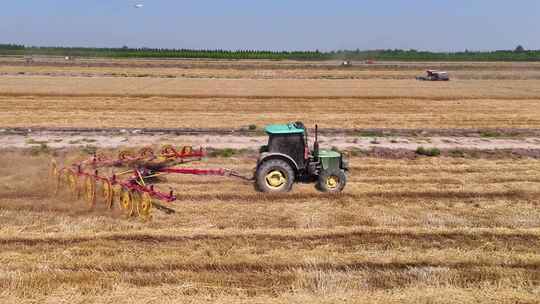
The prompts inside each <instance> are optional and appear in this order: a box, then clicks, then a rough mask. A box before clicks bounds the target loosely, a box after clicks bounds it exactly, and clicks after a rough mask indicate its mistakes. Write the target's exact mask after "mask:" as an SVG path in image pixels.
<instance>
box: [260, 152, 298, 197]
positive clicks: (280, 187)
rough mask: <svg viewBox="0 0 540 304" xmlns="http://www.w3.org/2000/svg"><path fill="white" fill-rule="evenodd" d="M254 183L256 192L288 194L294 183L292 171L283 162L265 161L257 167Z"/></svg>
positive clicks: (275, 160)
mask: <svg viewBox="0 0 540 304" xmlns="http://www.w3.org/2000/svg"><path fill="white" fill-rule="evenodd" d="M255 183H256V184H255V186H256V188H257V190H259V191H261V192H267V193H279V192H289V191H291V189H292V186H293V183H294V171H293V169H292V168H291V166H290V165H289V164H288V163H287V162H286V161H284V160H281V159H271V160H267V161H265V162H263V163H262V164H261V165H259V167H258V169H257V173H256V178H255Z"/></svg>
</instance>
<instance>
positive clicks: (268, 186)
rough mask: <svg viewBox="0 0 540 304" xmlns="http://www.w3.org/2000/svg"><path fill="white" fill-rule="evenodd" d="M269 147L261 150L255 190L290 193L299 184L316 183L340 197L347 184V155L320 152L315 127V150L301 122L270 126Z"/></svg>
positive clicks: (320, 189)
mask: <svg viewBox="0 0 540 304" xmlns="http://www.w3.org/2000/svg"><path fill="white" fill-rule="evenodd" d="M265 131H266V133H267V134H268V136H269V139H268V145H265V146H262V147H261V149H260V156H259V160H258V161H257V169H256V171H255V186H256V188H257V190H258V191H261V192H268V193H272V192H273V193H277V192H289V191H291V189H292V186H293V184H294V183H295V182H297V183H316V188H317V189H318V190H319V191H322V192H330V193H339V192H341V191H343V189H344V188H345V185H346V183H347V172H348V171H349V166H348V162H347V160H346V159H345V157H344V156H343V154H341V153H338V152H335V151H330V150H321V149H319V142H318V127H317V126H315V142H314V144H313V150H310V149H309V146H308V134H307V130H306V128H305V127H304V124H303V123H301V122H295V123H289V124H285V125H270V126H267V127H266V129H265Z"/></svg>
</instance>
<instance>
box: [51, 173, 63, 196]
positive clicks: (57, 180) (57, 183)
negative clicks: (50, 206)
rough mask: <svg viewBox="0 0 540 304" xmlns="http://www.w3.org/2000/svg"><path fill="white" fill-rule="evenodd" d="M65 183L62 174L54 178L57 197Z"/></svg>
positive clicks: (54, 189)
mask: <svg viewBox="0 0 540 304" xmlns="http://www.w3.org/2000/svg"><path fill="white" fill-rule="evenodd" d="M63 181H64V176H63V174H62V172H58V175H57V176H56V177H55V178H54V188H53V191H54V195H57V194H58V192H60V186H62V183H63Z"/></svg>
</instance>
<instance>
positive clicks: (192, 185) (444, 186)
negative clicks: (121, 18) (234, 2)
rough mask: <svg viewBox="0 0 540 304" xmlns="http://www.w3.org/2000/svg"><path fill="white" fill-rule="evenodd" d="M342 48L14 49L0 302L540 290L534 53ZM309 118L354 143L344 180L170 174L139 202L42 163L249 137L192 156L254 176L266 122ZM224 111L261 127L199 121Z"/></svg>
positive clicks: (386, 298)
mask: <svg viewBox="0 0 540 304" xmlns="http://www.w3.org/2000/svg"><path fill="white" fill-rule="evenodd" d="M338 65H339V62H297V61H263V60H259V61H255V60H253V61H248V60H246V61H242V60H239V61H226V60H112V59H107V60H105V59H76V60H74V61H69V62H66V61H64V60H63V59H61V60H60V59H58V58H36V59H35V60H34V61H33V62H31V63H27V62H25V61H24V59H23V58H15V57H12V58H1V59H0V168H2V169H3V170H2V175H1V176H0V299H1V300H0V302H2V303H64V302H66V303H67V302H69V303H130V304H132V303H209V302H212V303H238V302H242V303H460V304H461V303H539V302H540V300H539V299H540V208H539V204H540V199H539V198H540V160H539V159H540V156H539V155H540V148H538V145H539V143H540V137H538V132H539V131H538V130H539V129H540V107H539V103H540V65H539V64H533V63H399V62H388V63H380V64H375V65H361V64H355V65H354V66H353V67H351V68H348V69H343V68H339V66H338ZM429 68H439V69H445V70H448V71H449V72H450V75H451V77H452V80H451V81H449V82H420V81H416V80H414V76H417V75H419V74H422V73H423V71H424V70H426V69H429ZM298 120H302V121H304V123H305V124H306V125H307V126H309V127H310V128H312V127H313V125H314V124H315V123H317V124H319V126H320V127H321V129H323V130H324V129H326V130H327V131H328V130H330V129H333V131H332V132H328V133H327V134H322V135H321V140H322V141H323V143H322V146H323V147H327V148H330V147H334V148H338V149H345V150H349V151H353V152H355V153H353V155H354V156H352V158H351V159H350V164H351V172H350V174H349V179H348V184H347V187H346V188H345V191H344V192H343V193H341V194H339V195H327V194H322V193H320V192H318V191H317V190H316V189H315V188H314V186H313V185H295V186H294V189H293V192H292V193H289V194H284V195H264V194H261V193H258V192H256V191H255V190H254V187H253V184H252V183H251V182H247V181H242V180H237V179H231V178H224V177H193V176H170V177H168V178H167V180H165V181H162V182H161V183H160V184H158V185H157V186H156V187H159V188H160V189H161V190H163V191H167V190H168V189H169V187H170V188H172V189H174V191H175V193H176V194H177V198H178V200H177V201H176V202H174V203H171V204H166V205H167V206H169V207H171V208H173V209H174V210H175V211H176V213H174V214H169V215H167V214H165V213H162V212H160V211H158V210H156V209H154V210H153V214H152V218H151V219H149V220H141V219H139V218H132V217H131V218H130V217H127V216H126V215H125V214H124V213H123V211H122V210H121V208H120V207H119V204H118V202H115V204H114V208H113V210H112V211H111V210H109V209H108V208H107V207H106V206H105V204H104V203H103V202H101V201H99V200H98V202H97V206H95V207H94V208H90V207H89V206H88V205H87V204H86V203H85V202H84V201H82V200H77V199H74V198H73V197H72V196H70V195H69V194H68V193H67V192H66V191H60V193H58V194H56V195H55V194H54V193H53V192H54V191H53V189H54V186H53V183H52V182H51V181H50V178H49V176H48V166H49V162H50V159H51V158H52V157H55V158H56V159H59V160H65V159H68V160H69V161H66V163H67V164H69V163H71V162H72V161H74V160H77V159H81V158H82V157H88V156H89V155H88V154H89V153H90V154H91V153H92V152H93V151H94V150H96V149H97V150H102V149H109V150H108V153H115V154H116V153H117V151H116V150H115V151H113V149H120V148H121V147H129V148H131V149H137V148H141V147H142V146H143V145H144V146H146V145H150V146H157V145H161V144H164V143H169V144H174V145H185V144H187V145H190V144H193V145H202V146H208V147H211V148H216V149H227V148H232V149H237V150H242V151H243V150H246V151H247V152H246V151H244V152H243V153H232V154H231V155H227V156H224V155H221V156H219V155H220V154H217V155H218V157H215V156H212V157H210V158H209V159H208V160H207V161H206V162H201V163H199V162H196V163H194V164H190V166H195V167H202V168H220V167H224V168H231V169H236V170H238V171H239V172H240V173H242V174H244V175H250V174H252V170H253V167H254V166H255V164H256V161H257V155H256V152H255V151H257V149H258V147H259V146H260V145H261V144H263V143H265V141H266V140H267V139H266V137H265V135H264V134H263V133H262V132H260V131H261V128H262V127H263V126H264V125H266V124H271V123H285V122H289V121H298ZM36 128H37V130H38V131H36ZM63 128H65V129H63ZM69 128H72V130H71V131H69V132H68V131H66V130H67V129H69ZM112 128H114V129H112ZM124 128H125V129H124ZM148 128H156V130H157V128H162V129H160V130H162V131H159V132H158V131H151V130H150V129H148ZM164 128H170V130H169V131H167V132H168V133H167V132H165V131H163V129H164ZM178 128H189V129H193V130H198V131H200V133H194V134H189V133H188V134H183V133H181V132H180V133H178V132H179V131H178V130H179V129H178ZM371 128H376V129H378V130H376V131H377V132H374V131H369V130H368V129H371ZM87 129H90V130H87ZM225 129H226V130H239V129H243V130H248V129H252V131H253V132H252V133H249V134H247V133H234V134H227V135H226V136H225V135H223V134H222V133H211V132H210V133H208V134H205V133H204V132H208V131H201V130H214V132H217V131H216V130H218V131H219V130H225ZM39 130H41V131H39ZM85 130H86V131H85ZM149 130H150V131H149ZM175 130H176V131H175ZM362 130H363V131H362ZM366 130H368V131H366ZM384 130H392V131H391V132H390V131H388V132H387V133H385V132H384ZM142 131H144V132H143V133H140V132H142ZM40 132H41V133H40ZM152 132H154V133H152ZM160 132H163V133H160ZM175 132H177V133H175ZM392 132H394V133H392ZM190 140H191V142H188V141H190ZM310 140H311V141H310V142H311V143H312V138H310ZM421 146H425V147H426V148H430V147H432V148H440V149H441V151H442V153H441V154H440V155H435V156H434V157H427V156H420V155H419V154H418V153H416V150H417V148H418V147H421ZM377 148H378V149H379V150H377ZM503 148H504V149H505V150H504V151H502V150H501V149H503ZM370 149H371V150H370ZM517 150H519V151H517ZM231 151H233V150H231ZM234 151H236V150H234ZM428 151H431V150H429V149H428ZM437 151H438V150H437ZM441 151H439V152H441ZM516 151H517V152H519V153H517V152H516ZM360 155H363V157H360ZM108 173H109V174H111V172H108Z"/></svg>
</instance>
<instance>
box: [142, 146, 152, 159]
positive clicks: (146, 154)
mask: <svg viewBox="0 0 540 304" xmlns="http://www.w3.org/2000/svg"><path fill="white" fill-rule="evenodd" d="M139 156H140V157H142V158H144V159H148V158H153V157H154V150H152V148H150V147H146V148H142V149H141V150H140V151H139Z"/></svg>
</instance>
